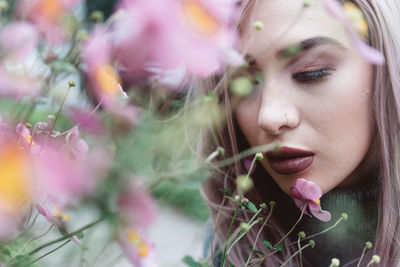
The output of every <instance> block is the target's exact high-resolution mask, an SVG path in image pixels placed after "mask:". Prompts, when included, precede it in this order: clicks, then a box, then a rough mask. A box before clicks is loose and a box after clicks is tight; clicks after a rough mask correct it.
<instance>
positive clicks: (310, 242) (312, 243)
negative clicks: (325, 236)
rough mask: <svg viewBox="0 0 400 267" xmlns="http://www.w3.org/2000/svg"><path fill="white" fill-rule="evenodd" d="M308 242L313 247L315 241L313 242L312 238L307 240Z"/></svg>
mask: <svg viewBox="0 0 400 267" xmlns="http://www.w3.org/2000/svg"><path fill="white" fill-rule="evenodd" d="M308 244H310V246H311V248H314V247H315V242H314V240H310V241H308Z"/></svg>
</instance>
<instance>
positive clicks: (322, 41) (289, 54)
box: [276, 36, 346, 59]
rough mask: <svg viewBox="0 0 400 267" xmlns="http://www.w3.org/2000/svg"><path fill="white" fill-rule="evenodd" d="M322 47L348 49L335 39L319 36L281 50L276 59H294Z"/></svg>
mask: <svg viewBox="0 0 400 267" xmlns="http://www.w3.org/2000/svg"><path fill="white" fill-rule="evenodd" d="M322 45H332V46H335V47H338V48H340V49H346V47H345V46H344V45H343V44H341V43H340V42H339V41H337V40H335V39H333V38H330V37H322V36H317V37H313V38H309V39H306V40H303V41H301V42H299V43H296V44H291V45H289V46H287V47H285V48H283V49H280V50H279V51H278V52H277V53H276V57H277V58H279V59H288V58H294V57H296V56H298V55H299V54H300V53H302V52H304V51H307V50H310V49H312V48H315V47H318V46H322Z"/></svg>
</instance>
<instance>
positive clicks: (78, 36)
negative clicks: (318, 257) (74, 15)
mask: <svg viewBox="0 0 400 267" xmlns="http://www.w3.org/2000/svg"><path fill="white" fill-rule="evenodd" d="M88 36H89V32H88V31H87V30H86V29H80V30H79V31H78V32H77V33H76V39H78V40H79V41H85V40H86V39H87V38H88Z"/></svg>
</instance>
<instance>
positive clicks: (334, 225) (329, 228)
mask: <svg viewBox="0 0 400 267" xmlns="http://www.w3.org/2000/svg"><path fill="white" fill-rule="evenodd" d="M342 220H343V218H342V217H341V218H340V219H339V220H337V221H336V222H335V224H333V225H332V226H330V227H328V228H326V229H325V230H323V231H322V232H319V233H316V234H313V235H310V236H308V237H306V238H304V239H303V240H307V239H310V238H313V237H315V236H319V235H322V234H324V233H326V232H328V231H329V230H332V229H333V228H335V227H336V226H337V225H338V224H339V223H340V222H341V221H342Z"/></svg>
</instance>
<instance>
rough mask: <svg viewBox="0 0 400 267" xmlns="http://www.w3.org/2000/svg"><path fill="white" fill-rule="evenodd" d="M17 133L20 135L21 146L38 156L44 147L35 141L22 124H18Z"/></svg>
mask: <svg viewBox="0 0 400 267" xmlns="http://www.w3.org/2000/svg"><path fill="white" fill-rule="evenodd" d="M16 132H17V133H18V134H19V136H18V137H19V144H20V145H22V147H24V148H25V149H26V150H27V151H29V152H30V153H32V154H38V153H39V152H40V150H41V149H42V146H41V145H39V144H37V143H36V142H35V141H34V138H33V136H32V134H31V131H30V130H29V129H28V128H27V127H26V126H25V125H24V124H22V123H18V125H17V127H16Z"/></svg>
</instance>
